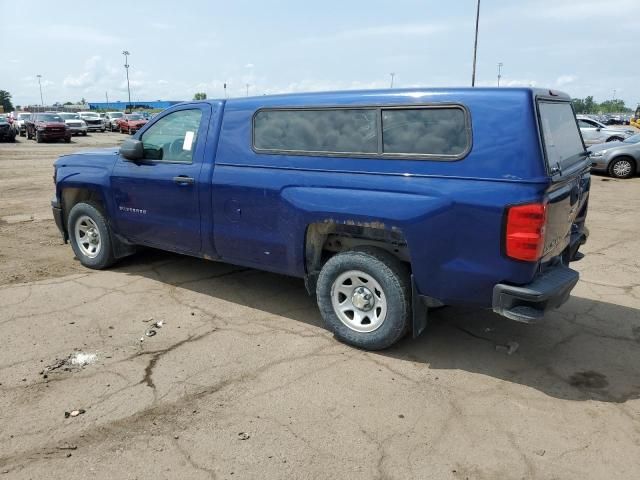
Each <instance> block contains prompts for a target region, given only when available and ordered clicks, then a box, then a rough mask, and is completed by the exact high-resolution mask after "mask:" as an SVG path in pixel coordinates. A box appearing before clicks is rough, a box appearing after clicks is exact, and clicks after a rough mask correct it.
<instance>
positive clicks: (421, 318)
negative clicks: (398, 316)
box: [411, 275, 427, 338]
mask: <svg viewBox="0 0 640 480" xmlns="http://www.w3.org/2000/svg"><path fill="white" fill-rule="evenodd" d="M411 307H412V308H411V311H412V312H413V332H412V334H413V338H416V337H418V336H419V335H420V334H421V333H422V332H423V331H424V329H425V328H427V307H426V305H425V304H424V301H423V300H422V297H420V294H419V293H418V290H417V289H416V282H415V279H414V278H413V275H411Z"/></svg>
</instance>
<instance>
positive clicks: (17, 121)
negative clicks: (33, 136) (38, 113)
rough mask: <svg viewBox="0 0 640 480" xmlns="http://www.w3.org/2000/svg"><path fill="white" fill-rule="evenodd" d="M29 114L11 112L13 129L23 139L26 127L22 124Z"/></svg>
mask: <svg viewBox="0 0 640 480" xmlns="http://www.w3.org/2000/svg"><path fill="white" fill-rule="evenodd" d="M29 117H31V113H29V112H13V128H15V129H16V131H17V132H18V133H19V134H20V136H21V137H24V136H25V135H26V134H27V126H26V125H25V124H24V122H25V120H29Z"/></svg>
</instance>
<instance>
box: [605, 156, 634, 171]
mask: <svg viewBox="0 0 640 480" xmlns="http://www.w3.org/2000/svg"><path fill="white" fill-rule="evenodd" d="M622 159H626V160H629V161H630V162H631V165H632V166H633V173H635V172H636V170H637V168H638V162H636V159H635V158H633V157H632V156H630V155H618V156H617V157H614V158H612V159H611V160H610V161H609V165H613V164H614V163H615V162H616V161H618V160H622Z"/></svg>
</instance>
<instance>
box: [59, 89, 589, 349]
mask: <svg viewBox="0 0 640 480" xmlns="http://www.w3.org/2000/svg"><path fill="white" fill-rule="evenodd" d="M513 112H517V113H518V114H517V115H515V116H514V115H513ZM498 131H499V132H500V139H501V142H500V143H501V145H500V148H495V141H496V140H495V139H496V132H498ZM523 132H524V134H523ZM54 169H55V170H54V179H55V183H56V186H55V200H53V201H52V209H53V216H54V218H55V221H56V225H57V226H58V228H59V229H60V232H61V234H62V237H63V238H64V240H65V241H67V240H70V241H71V246H72V248H73V251H74V253H75V255H76V257H77V258H78V260H79V261H80V262H81V263H82V264H83V265H85V266H87V267H89V268H94V269H102V268H107V267H108V266H110V265H112V264H113V263H114V262H115V260H116V259H117V258H121V257H124V256H126V255H129V254H132V253H134V252H135V250H136V246H137V245H147V246H151V247H155V248H160V249H165V250H170V251H174V252H180V253H184V254H189V255H193V256H196V257H202V258H209V259H215V260H219V261H222V262H227V263H232V264H236V265H243V266H246V267H252V268H260V269H264V270H268V271H271V272H276V273H280V274H284V275H289V276H294V277H298V278H301V279H302V278H304V281H305V285H306V287H307V289H308V291H309V293H310V294H313V295H314V296H315V298H316V301H317V303H318V307H319V310H320V313H321V315H322V318H323V320H324V322H325V325H326V326H327V328H328V329H329V330H331V331H332V332H333V333H334V334H335V336H336V337H337V338H338V339H340V340H342V341H344V342H347V343H349V344H352V345H355V346H357V347H359V348H364V349H371V350H378V349H382V348H386V347H389V346H390V345H392V344H394V343H395V342H397V341H398V340H399V339H400V338H402V337H403V336H404V335H406V334H407V333H409V332H411V333H413V334H414V335H418V334H419V333H420V332H421V331H422V330H423V329H424V328H425V326H426V323H427V318H428V315H429V313H428V311H427V307H429V306H436V305H443V304H446V305H474V306H476V307H478V308H483V307H486V308H491V309H493V311H494V312H496V313H498V314H500V315H503V316H505V317H507V318H510V319H512V320H517V321H521V322H527V323H531V322H536V321H538V320H541V319H542V318H543V317H544V315H545V312H548V311H549V310H551V309H554V308H556V307H558V306H560V305H561V304H563V303H564V302H565V301H566V300H567V299H568V298H569V294H570V292H571V290H572V289H573V287H574V286H575V285H576V283H577V281H578V277H579V274H578V272H577V271H575V270H573V269H571V268H570V267H569V265H570V262H572V261H575V260H579V259H580V258H581V257H582V254H581V253H580V252H579V251H578V249H579V248H580V246H581V245H582V244H583V243H584V242H585V241H586V239H587V235H588V230H587V228H586V227H585V221H586V216H587V205H588V199H589V191H590V179H591V177H590V161H589V159H588V156H587V153H586V152H585V149H584V144H583V142H582V138H581V136H580V132H579V130H578V127H577V124H576V119H575V117H574V113H573V108H572V105H571V98H570V97H569V96H568V95H566V94H563V93H561V92H556V91H549V90H548V89H524V88H520V89H508V90H507V89H504V88H492V89H490V88H488V89H473V88H465V89H457V88H451V89H447V88H440V89H435V90H431V89H417V88H414V89H405V90H399V89H398V90H388V89H387V90H372V91H367V92H362V91H360V92H324V93H317V94H289V95H274V96H260V97H255V98H247V99H245V98H238V99H229V100H209V101H199V102H189V103H182V104H179V105H175V106H173V107H170V108H169V109H167V110H164V111H163V112H162V113H160V114H159V115H158V116H157V117H156V118H154V119H153V120H152V121H151V122H149V124H148V125H146V126H144V127H143V128H142V130H141V131H140V132H139V133H137V134H136V135H135V137H133V138H128V139H126V140H125V141H124V142H123V144H122V146H121V148H120V150H119V152H118V151H115V149H113V148H109V149H104V150H99V151H95V150H94V151H91V152H82V153H80V154H75V155H73V154H72V155H64V156H62V157H61V158H59V159H58V160H57V161H56V162H55V163H54ZM257 293H258V292H246V294H247V295H255V294H257Z"/></svg>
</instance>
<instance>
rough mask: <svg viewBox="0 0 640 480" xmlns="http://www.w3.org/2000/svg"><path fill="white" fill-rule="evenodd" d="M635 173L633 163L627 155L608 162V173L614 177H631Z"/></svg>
mask: <svg viewBox="0 0 640 480" xmlns="http://www.w3.org/2000/svg"><path fill="white" fill-rule="evenodd" d="M634 173H635V163H634V161H633V160H632V159H631V158H629V157H620V158H616V159H614V160H613V161H612V162H611V163H610V164H609V175H611V176H612V177H615V178H631V177H633V174H634Z"/></svg>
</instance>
